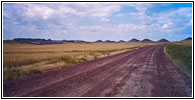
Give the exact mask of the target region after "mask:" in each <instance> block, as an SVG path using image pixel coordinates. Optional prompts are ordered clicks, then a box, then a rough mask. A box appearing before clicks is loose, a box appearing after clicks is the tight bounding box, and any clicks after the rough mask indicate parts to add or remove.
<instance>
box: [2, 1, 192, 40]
mask: <svg viewBox="0 0 195 100" xmlns="http://www.w3.org/2000/svg"><path fill="white" fill-rule="evenodd" d="M187 37H192V3H119V2H116V3H113V2H111V3H100V2H98V3H84V2H82V3H81V2H77V3H62V2H61V3H3V39H4V40H6V39H13V38H44V39H52V40H85V41H96V40H114V41H118V40H125V41H128V40H130V39H132V38H137V39H140V40H142V39H145V38H149V39H151V40H154V41H156V40H159V39H161V38H165V39H167V40H170V41H177V40H182V39H185V38H187Z"/></svg>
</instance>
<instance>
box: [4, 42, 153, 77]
mask: <svg viewBox="0 0 195 100" xmlns="http://www.w3.org/2000/svg"><path fill="white" fill-rule="evenodd" d="M148 45H154V43H145V44H144V43H64V44H52V45H33V44H25V43H3V68H4V69H3V71H4V73H3V75H4V79H11V78H15V77H18V76H23V75H30V74H34V73H39V72H44V71H48V70H52V69H56V68H59V67H63V66H66V65H72V64H77V63H80V62H84V61H87V60H92V59H97V58H100V57H105V56H109V55H113V54H116V53H120V52H124V51H127V50H131V49H135V48H140V47H144V46H148Z"/></svg>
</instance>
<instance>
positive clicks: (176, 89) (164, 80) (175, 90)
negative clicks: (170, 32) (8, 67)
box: [3, 44, 192, 97]
mask: <svg viewBox="0 0 195 100" xmlns="http://www.w3.org/2000/svg"><path fill="white" fill-rule="evenodd" d="M164 46H165V45H164V44H161V45H156V46H150V47H145V48H141V49H137V50H132V51H128V52H124V53H121V54H117V55H114V56H109V57H106V58H101V59H97V60H93V61H88V62H85V63H81V64H78V65H75V66H67V67H63V68H61V69H57V70H54V71H49V72H46V73H42V74H36V75H33V76H28V77H21V78H18V79H14V80H9V81H4V82H3V96H4V97H7V96H11V97H15V96H16V97H21V96H22V97H23V96H25V97H29V96H33V97H34V96H36V97H37V96H38V97H42V96H43V97H48V96H52V97H110V96H111V97H116V96H117V97H175V96H176V97H183V96H184V97H188V96H191V95H192V94H191V88H192V87H191V78H190V77H189V75H188V74H186V73H185V72H184V71H183V70H182V69H180V68H179V67H178V66H176V64H174V63H173V62H172V61H170V60H169V59H168V58H167V57H166V56H165V54H164V52H163V47H164Z"/></svg>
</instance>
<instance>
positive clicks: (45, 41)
mask: <svg viewBox="0 0 195 100" xmlns="http://www.w3.org/2000/svg"><path fill="white" fill-rule="evenodd" d="M13 40H14V41H17V42H23V43H32V44H59V43H63V41H57V40H51V39H48V40H46V39H32V38H14V39H13Z"/></svg>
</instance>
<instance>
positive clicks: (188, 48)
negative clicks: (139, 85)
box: [165, 42, 192, 71]
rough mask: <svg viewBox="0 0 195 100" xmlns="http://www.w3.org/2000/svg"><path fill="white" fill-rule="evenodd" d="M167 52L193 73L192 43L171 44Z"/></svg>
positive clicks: (167, 47)
mask: <svg viewBox="0 0 195 100" xmlns="http://www.w3.org/2000/svg"><path fill="white" fill-rule="evenodd" d="M165 50H166V53H167V54H168V56H169V57H171V58H172V59H173V60H175V61H176V62H177V63H179V64H181V65H182V66H184V67H185V68H186V69H187V70H189V71H192V42H177V43H170V44H168V45H167V46H166V49H165Z"/></svg>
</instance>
